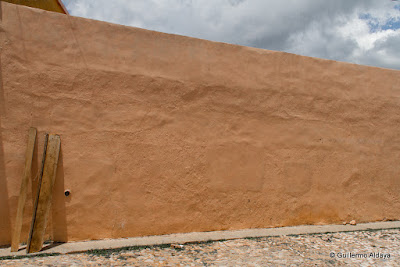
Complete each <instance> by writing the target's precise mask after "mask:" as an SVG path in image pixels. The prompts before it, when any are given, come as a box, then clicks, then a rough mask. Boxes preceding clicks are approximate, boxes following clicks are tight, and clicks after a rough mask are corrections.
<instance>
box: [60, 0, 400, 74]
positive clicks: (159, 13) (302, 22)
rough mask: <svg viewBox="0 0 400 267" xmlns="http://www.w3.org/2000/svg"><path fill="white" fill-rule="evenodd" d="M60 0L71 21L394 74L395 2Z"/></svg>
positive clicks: (398, 23) (398, 51)
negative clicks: (132, 28)
mask: <svg viewBox="0 0 400 267" xmlns="http://www.w3.org/2000/svg"><path fill="white" fill-rule="evenodd" d="M63 2H64V4H65V6H66V8H67V9H68V11H69V12H70V14H71V15H73V16H79V17H85V18H91V19H96V20H103V21H108V22H113V23H118V24H124V25H128V26H135V27H140V28H145V29H149V30H155V31H161V32H167V33H175V34H180V35H186V36H192V37H197V38H202V39H208V40H213V41H220V42H227V43H232V44H239V45H245V46H253V47H258V48H264V49H269V50H279V51H286V52H291V53H295V54H300V55H306V56H312V57H320V58H326V59H334V60H340V61H348V62H353V63H358V64H364V65H371V66H378V67H384V68H392V69H398V70H400V1H392V0H325V1H324V0H286V1H284V0H112V1H110V0H63Z"/></svg>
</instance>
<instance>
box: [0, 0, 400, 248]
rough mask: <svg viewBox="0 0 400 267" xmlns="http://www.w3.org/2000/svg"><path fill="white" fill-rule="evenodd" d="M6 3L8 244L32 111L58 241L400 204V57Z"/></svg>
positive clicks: (397, 209) (0, 12)
mask: <svg viewBox="0 0 400 267" xmlns="http://www.w3.org/2000/svg"><path fill="white" fill-rule="evenodd" d="M0 7H1V8H0V18H1V29H0V47H1V62H0V66H1V68H0V79H1V83H0V114H1V116H0V123H1V124H0V125H1V127H0V244H9V243H10V236H11V229H12V226H13V223H14V217H15V214H16V207H17V199H18V194H19V186H20V181H21V175H22V171H23V165H24V154H25V148H26V142H27V141H26V140H27V133H28V129H29V127H30V126H34V127H37V128H38V137H39V139H38V146H37V149H36V151H35V158H34V174H33V176H34V177H33V178H35V175H36V173H37V169H38V166H39V162H40V160H41V153H42V149H43V134H44V132H46V131H49V132H51V133H58V134H60V135H61V143H62V144H61V146H62V150H61V157H60V162H59V168H58V173H57V178H56V180H57V181H56V185H55V190H54V197H53V207H52V214H51V223H50V226H49V227H48V235H49V238H53V239H55V240H57V241H73V240H87V239H102V238H119V237H132V236H143V235H158V234H167V233H176V232H191V231H212V230H224V229H242V228H260V227H276V226H287V225H299V224H330V223H342V222H343V221H349V220H351V219H355V220H357V221H358V222H367V221H377V220H383V219H385V218H386V219H393V220H394V219H396V220H398V219H400V194H399V192H400V179H399V175H400V164H399V159H400V102H399V99H400V72H399V71H396V70H387V69H380V68H373V67H367V66H359V65H353V64H347V63H341V62H335V61H329V60H322V59H316V58H309V57H303V56H298V55H293V54H288V53H282V52H273V51H267V50H261V49H254V48H248V47H242V46H235V45H229V44H224V43H216V42H210V41H205V40H199V39H194V38H188V37H183V36H177V35H170V34H164V33H159V32H153V31H148V30H143V29H138V28H132V27H125V26H120V25H113V24H109V23H105V22H99V21H94V20H88V19H83V18H76V17H68V16H65V15H62V14H58V13H51V12H46V11H42V10H36V9H32V8H27V7H23V6H16V5H13V4H8V3H4V2H1V6H0ZM65 189H70V191H71V195H70V196H69V197H65V196H64V190H65ZM31 211H32V196H31V194H30V195H29V196H28V203H27V209H26V212H25V216H26V217H25V223H24V232H23V236H27V232H28V228H29V224H30V219H31Z"/></svg>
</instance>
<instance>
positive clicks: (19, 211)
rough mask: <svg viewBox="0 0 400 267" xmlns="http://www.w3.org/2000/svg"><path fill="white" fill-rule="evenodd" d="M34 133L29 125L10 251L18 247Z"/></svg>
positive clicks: (29, 174) (30, 167)
mask: <svg viewBox="0 0 400 267" xmlns="http://www.w3.org/2000/svg"><path fill="white" fill-rule="evenodd" d="M36 134H37V131H36V128H32V127H31V128H30V129H29V135H28V146H27V148H26V152H25V167H24V173H23V175H22V181H21V189H20V191H19V198H18V208H17V216H16V219H15V225H14V231H13V235H12V240H11V242H12V243H11V251H12V252H17V251H18V249H19V241H20V238H21V229H22V221H23V217H24V209H25V202H26V196H27V193H28V183H29V179H30V177H31V176H32V159H33V151H34V150H35V142H36Z"/></svg>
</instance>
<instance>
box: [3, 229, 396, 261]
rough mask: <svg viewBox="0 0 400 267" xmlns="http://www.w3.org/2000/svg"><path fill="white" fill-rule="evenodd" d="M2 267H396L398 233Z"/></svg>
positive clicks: (102, 253)
mask: <svg viewBox="0 0 400 267" xmlns="http://www.w3.org/2000/svg"><path fill="white" fill-rule="evenodd" d="M0 265H1V266H179V265H181V266H208V265H217V266H270V265H273V266H298V265H301V266H316V265H318V266H345V265H355V266H360V265H361V266H372V265H377V266H400V229H393V230H380V231H360V232H347V233H332V234H316V235H300V236H281V237H265V238H254V239H237V240H226V241H215V242H209V243H198V244H183V245H180V244H173V245H164V246H154V247H139V248H138V247H136V248H124V249H118V250H99V251H89V252H86V253H79V254H68V255H57V256H46V257H29V258H21V259H3V260H0Z"/></svg>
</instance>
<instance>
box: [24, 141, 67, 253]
mask: <svg viewBox="0 0 400 267" xmlns="http://www.w3.org/2000/svg"><path fill="white" fill-rule="evenodd" d="M60 148H61V139H60V136H59V135H55V134H50V135H49V140H48V144H47V152H46V159H45V163H44V169H43V177H42V181H41V183H40V192H38V194H39V198H38V201H37V207H36V209H35V210H34V214H35V216H34V218H33V219H32V229H31V232H30V233H31V234H30V236H29V240H28V246H27V252H28V253H34V252H38V251H40V250H41V249H42V246H43V242H44V240H43V238H44V233H45V230H46V225H47V221H48V217H49V212H50V207H51V200H52V193H53V186H54V182H55V178H56V173H57V164H58V157H59V154H60Z"/></svg>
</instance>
